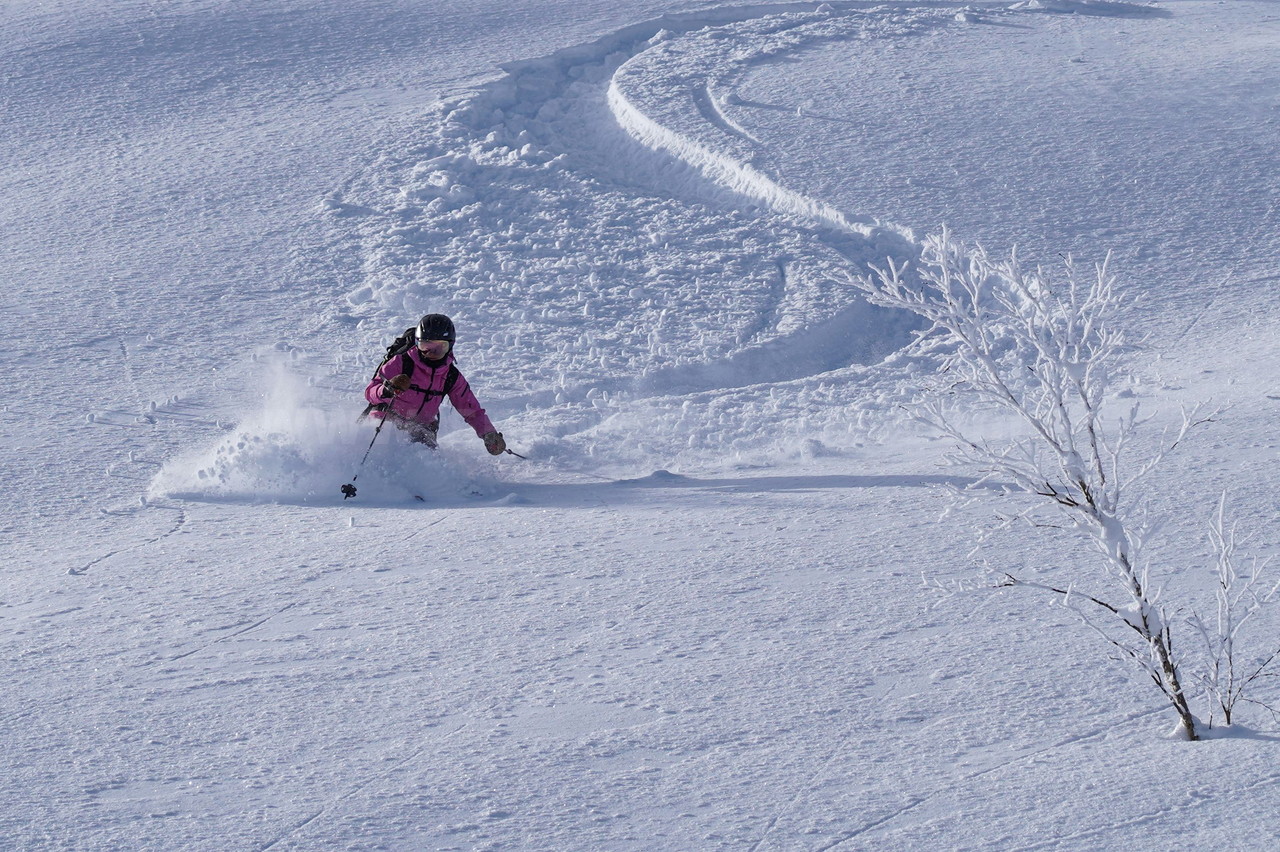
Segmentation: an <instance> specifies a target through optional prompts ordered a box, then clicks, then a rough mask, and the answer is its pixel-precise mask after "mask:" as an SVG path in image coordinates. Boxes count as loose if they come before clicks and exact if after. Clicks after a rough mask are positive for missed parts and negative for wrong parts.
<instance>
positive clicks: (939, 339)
mask: <svg viewBox="0 0 1280 852" xmlns="http://www.w3.org/2000/svg"><path fill="white" fill-rule="evenodd" d="M857 283H858V285H859V286H860V287H861V288H862V289H863V291H864V292H865V293H866V295H867V298H868V299H869V300H870V301H871V302H873V303H875V304H878V305H882V306H885V307H891V308H899V309H904V310H909V311H912V312H913V313H915V314H917V315H919V316H920V317H921V318H923V320H924V321H925V327H924V329H923V331H922V332H921V333H920V338H919V340H918V341H917V346H919V347H921V348H922V349H927V350H928V351H930V352H932V353H933V354H935V355H937V356H939V357H940V359H941V370H940V371H939V373H938V377H939V381H940V384H941V386H940V387H938V388H934V389H933V392H931V393H930V394H929V396H928V397H927V398H926V399H925V400H923V401H921V402H920V403H919V404H918V406H917V407H916V408H915V410H914V413H915V416H916V417H917V418H918V419H920V420H921V421H923V422H925V423H927V424H928V425H929V426H931V427H932V428H934V429H936V430H938V431H939V432H941V433H942V434H944V435H946V436H948V437H950V438H951V439H953V440H954V442H955V443H956V445H957V446H958V448H959V450H960V454H959V457H958V460H959V461H961V462H962V463H964V464H967V465H969V466H971V467H976V469H977V470H979V471H980V474H981V476H980V479H979V481H978V483H977V487H978V488H979V489H981V488H982V487H983V486H990V485H997V486H999V487H1000V488H1002V489H1004V490H1010V489H1011V490H1013V491H1016V492H1021V494H1023V495H1026V496H1029V497H1030V498H1031V499H1030V500H1029V501H1028V503H1027V505H1028V508H1026V509H1024V510H1022V511H1020V512H1019V513H1018V514H1017V515H1016V516H1015V517H1014V518H1013V519H1011V520H1033V521H1034V519H1035V517H1036V513H1037V512H1041V511H1043V510H1045V509H1046V508H1049V509H1052V510H1053V511H1056V512H1057V513H1058V514H1059V515H1061V516H1062V517H1063V518H1065V519H1066V521H1067V525H1068V526H1069V527H1072V528H1075V529H1077V530H1079V531H1080V532H1082V533H1083V534H1084V535H1085V537H1086V538H1087V540H1088V541H1089V542H1090V543H1091V545H1092V547H1093V549H1094V550H1095V552H1096V554H1097V559H1096V560H1093V562H1092V565H1093V566H1094V567H1093V568H1091V569H1090V570H1089V573H1087V574H1085V575H1083V576H1077V577H1071V578H1069V580H1068V581H1067V582H1065V583H1064V584H1062V585H1061V586H1052V585H1047V584H1042V583H1037V582H1032V581H1030V580H1025V579H1023V578H1020V577H1017V576H1015V575H1014V574H1012V573H1010V572H1000V575H999V579H998V582H997V584H998V585H1000V586H1005V587H1008V586H1022V587H1034V588H1039V589H1042V590H1045V591H1048V592H1051V593H1052V594H1054V595H1056V596H1058V597H1059V598H1060V599H1061V600H1063V601H1064V602H1066V603H1067V604H1068V605H1069V606H1071V607H1072V608H1073V609H1074V610H1075V611H1076V612H1077V613H1079V614H1080V615H1081V616H1082V617H1083V618H1084V619H1085V620H1086V622H1087V623H1089V624H1090V625H1091V626H1092V627H1094V628H1095V629H1096V630H1097V631H1098V632H1099V633H1101V634H1102V635H1103V636H1104V637H1105V638H1106V640H1107V641H1108V642H1109V643H1110V644H1111V645H1112V646H1113V647H1114V648H1116V649H1118V650H1119V652H1120V654H1121V655H1122V657H1124V658H1127V659H1130V660H1132V661H1133V662H1134V663H1136V664H1137V665H1138V666H1139V667H1140V669H1141V670H1142V671H1143V672H1145V674H1146V675H1148V676H1149V677H1150V679H1151V680H1152V681H1153V682H1154V683H1155V685H1156V686H1157V687H1158V688H1159V689H1160V691H1161V692H1162V693H1163V695H1164V696H1165V698H1166V699H1167V700H1168V702H1169V703H1170V705H1171V706H1172V707H1173V709H1174V711H1175V713H1176V714H1177V717H1178V721H1179V726H1180V728H1181V731H1182V733H1183V734H1184V735H1185V736H1186V737H1187V738H1188V739H1193V740H1194V739H1199V738H1200V736H1201V734H1202V733H1203V731H1202V730H1201V723H1200V722H1199V721H1198V719H1197V717H1196V715H1195V714H1194V713H1193V712H1192V707H1191V698H1192V696H1190V695H1189V694H1188V688H1195V687H1199V688H1201V689H1202V690H1203V691H1204V693H1205V694H1206V695H1208V696H1209V697H1210V699H1211V700H1215V701H1216V702H1217V704H1218V707H1219V709H1220V710H1221V712H1222V713H1223V714H1224V715H1225V717H1226V720H1227V722H1228V724H1229V723H1230V718H1231V717H1230V713H1231V707H1232V706H1233V704H1234V703H1235V702H1236V701H1237V700H1239V698H1240V694H1241V692H1242V691H1243V690H1244V688H1245V687H1246V686H1248V684H1249V682H1251V681H1252V680H1253V679H1256V678H1257V677H1258V676H1259V674H1260V673H1261V672H1262V671H1263V670H1264V669H1266V667H1267V665H1269V663H1270V662H1271V660H1272V659H1274V657H1275V655H1272V657H1270V658H1266V659H1264V660H1263V661H1262V662H1261V664H1260V665H1258V666H1255V667H1254V668H1252V669H1249V670H1247V671H1244V672H1241V671H1238V669H1239V659H1240V658H1239V656H1238V654H1237V651H1236V649H1235V647H1234V645H1233V641H1234V637H1235V636H1236V635H1237V630H1238V627H1239V623H1240V619H1241V618H1247V617H1248V616H1249V615H1252V614H1253V613H1254V612H1256V611H1257V609H1258V607H1260V606H1261V605H1262V603H1263V602H1264V601H1265V600H1267V599H1269V597H1268V596H1266V595H1261V594H1258V575H1257V573H1256V572H1255V573H1254V574H1252V575H1250V576H1249V578H1248V580H1247V585H1244V586H1242V585H1241V583H1240V582H1239V580H1240V577H1239V576H1238V575H1237V574H1236V573H1235V572H1234V567H1233V565H1234V563H1232V561H1231V558H1232V557H1231V554H1232V550H1231V547H1233V545H1234V539H1233V538H1230V537H1228V536H1227V535H1226V534H1225V533H1223V531H1222V528H1221V524H1219V526H1218V528H1217V529H1218V533H1219V534H1218V537H1217V539H1216V543H1217V545H1218V552H1219V555H1220V558H1219V579H1220V584H1221V585H1222V588H1223V589H1224V591H1223V592H1222V595H1223V596H1225V597H1220V613H1219V623H1218V624H1217V625H1216V626H1213V627H1209V626H1206V625H1204V624H1203V623H1202V622H1198V621H1196V622H1193V625H1198V626H1197V627H1196V630H1197V632H1198V633H1199V634H1200V635H1201V638H1202V640H1203V642H1204V644H1205V645H1206V647H1208V649H1209V657H1210V665H1209V666H1208V667H1207V669H1208V671H1207V674H1205V675H1203V676H1196V677H1194V678H1193V680H1192V682H1190V683H1188V681H1187V676H1186V675H1184V669H1185V668H1186V667H1187V666H1186V662H1185V658H1184V656H1183V649H1182V647H1181V645H1175V636H1174V630H1175V627H1179V628H1181V626H1182V625H1183V624H1185V623H1186V620H1185V619H1182V620H1179V619H1178V617H1177V615H1178V612H1179V609H1178V608H1177V607H1176V606H1168V605H1166V604H1165V603H1164V602H1163V601H1162V600H1161V589H1160V588H1159V587H1158V586H1157V585H1155V584H1153V580H1152V576H1151V565H1150V563H1149V562H1148V561H1147V559H1146V558H1145V554H1144V544H1145V543H1146V540H1147V538H1148V536H1149V535H1150V534H1151V532H1152V530H1153V529H1154V525H1153V524H1152V523H1151V522H1150V519H1149V517H1148V516H1147V515H1146V514H1145V512H1144V511H1143V507H1142V503H1141V501H1140V500H1138V499H1135V497H1134V493H1133V492H1134V490H1135V489H1134V487H1135V485H1136V484H1137V483H1138V482H1139V481H1140V480H1142V479H1143V478H1144V477H1145V476H1147V474H1149V473H1150V472H1151V471H1152V469H1153V468H1155V467H1156V466H1157V465H1158V464H1159V463H1160V461H1161V460H1162V459H1163V458H1165V456H1166V454H1167V453H1168V452H1169V451H1170V450H1172V449H1173V448H1174V447H1175V446H1176V445H1177V444H1178V443H1179V442H1180V441H1181V440H1182V439H1183V437H1185V435H1186V434H1187V432H1188V430H1190V429H1191V428H1192V427H1194V426H1195V425H1196V424H1198V423H1200V422H1204V421H1205V420H1207V419H1208V417H1207V416H1205V415H1203V414H1202V412H1201V411H1200V410H1199V409H1197V410H1193V411H1185V410H1184V411H1183V416H1182V420H1181V423H1180V424H1179V425H1178V426H1177V427H1176V428H1174V429H1172V430H1171V431H1168V432H1166V433H1165V434H1164V435H1163V436H1162V440H1161V441H1160V442H1159V445H1158V447H1157V448H1156V449H1155V450H1151V451H1147V453H1146V454H1145V456H1143V457H1141V458H1132V457H1131V456H1132V454H1131V453H1130V447H1131V445H1132V439H1133V437H1134V435H1135V433H1136V432H1137V431H1138V430H1139V429H1140V427H1141V426H1142V425H1143V423H1144V421H1143V420H1142V419H1140V418H1139V416H1138V409H1137V406H1136V405H1129V406H1128V407H1127V409H1126V410H1124V411H1123V412H1120V413H1119V414H1117V415H1116V416H1112V413H1111V411H1110V410H1109V403H1111V404H1114V403H1116V402H1117V396H1118V395H1117V394H1116V393H1115V389H1116V388H1115V383H1116V380H1117V378H1118V377H1119V374H1120V371H1121V369H1122V362H1123V356H1124V354H1125V352H1126V342H1125V339H1124V335H1123V333H1122V332H1121V331H1120V329H1119V327H1118V325H1117V323H1116V322H1115V319H1116V317H1117V314H1118V312H1119V311H1120V310H1121V309H1122V307H1123V306H1124V301H1123V299H1122V297H1121V295H1120V294H1119V293H1118V292H1117V290H1116V286H1115V278H1114V276H1113V275H1112V274H1111V273H1110V271H1109V270H1108V265H1107V263H1103V264H1101V265H1098V266H1097V267H1095V268H1094V269H1093V270H1091V271H1090V272H1089V273H1082V272H1081V270H1080V269H1078V268H1077V267H1076V266H1075V264H1074V263H1072V262H1071V260H1070V259H1068V260H1067V262H1066V265H1065V269H1064V271H1063V273H1062V274H1061V275H1060V276H1059V277H1057V278H1056V279H1055V278H1053V277H1051V276H1050V275H1049V273H1047V272H1046V271H1045V270H1043V269H1040V268H1036V269H1026V268H1024V267H1023V266H1022V265H1021V264H1020V263H1019V261H1018V258H1017V255H1016V252H1015V253H1013V254H1011V255H1010V257H1009V258H1008V259H997V258H994V257H992V256H990V255H989V254H988V253H987V252H986V251H985V250H983V249H982V248H981V247H980V246H976V247H969V246H966V245H965V244H963V243H961V242H959V241H958V240H956V239H955V238H953V237H952V235H951V234H950V233H948V232H947V231H943V233H941V234H939V235H935V236H933V237H930V238H929V239H928V240H927V241H926V242H925V245H924V247H923V251H922V253H921V258H920V261H919V262H918V264H917V266H916V267H915V268H910V267H909V266H908V265H905V264H904V265H901V266H900V265H896V264H894V263H892V262H891V263H890V264H889V266H888V267H887V268H886V269H884V270H877V271H876V275H875V276H874V277H864V278H861V279H859V280H858V282H857ZM975 401H977V402H978V403H979V404H980V406H981V405H983V404H985V405H986V406H988V407H991V408H995V409H998V410H1001V411H1004V412H1005V413H1006V414H1012V415H1013V416H1014V417H1015V418H1016V419H1017V421H1019V422H1020V423H1021V427H1022V428H1021V429H1020V430H1017V432H1016V434H1015V435H1014V436H1013V437H1001V438H999V439H997V438H993V437H984V436H983V435H982V434H979V433H978V432H979V431H980V430H979V429H978V427H972V426H965V425H964V423H965V422H966V415H965V412H972V410H973V409H974V407H975V406H974V402H975ZM980 406H979V407H980ZM1037 523H1038V522H1037ZM1034 525H1036V524H1035V523H1033V526H1034ZM1086 589H1088V591H1085V590H1086ZM1272 591H1273V592H1274V590H1272ZM1175 622H1177V623H1175ZM1214 660H1216V661H1217V662H1216V664H1215V663H1213V661H1214Z"/></svg>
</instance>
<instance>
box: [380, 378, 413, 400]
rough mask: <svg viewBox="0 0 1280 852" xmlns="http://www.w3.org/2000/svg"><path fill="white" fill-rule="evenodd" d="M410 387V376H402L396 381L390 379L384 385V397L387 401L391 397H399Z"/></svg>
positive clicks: (395, 379)
mask: <svg viewBox="0 0 1280 852" xmlns="http://www.w3.org/2000/svg"><path fill="white" fill-rule="evenodd" d="M408 387H409V376H408V375H407V374H403V373H402V374H401V375H399V376H396V377H395V378H394V379H389V380H387V381H385V382H383V383H382V396H383V398H384V399H385V398H386V397H389V396H399V395H400V394H402V393H403V392H404V391H405V390H407V389H408Z"/></svg>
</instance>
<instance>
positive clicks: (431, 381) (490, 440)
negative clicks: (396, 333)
mask: <svg viewBox="0 0 1280 852" xmlns="http://www.w3.org/2000/svg"><path fill="white" fill-rule="evenodd" d="M406 336H407V337H409V338H410V340H408V341H406V345H407V348H406V349H405V350H404V351H403V352H399V353H397V354H393V355H391V356H390V357H388V358H387V360H385V361H383V362H382V365H381V366H380V367H378V369H377V371H376V372H375V373H374V374H373V379H372V381H370V382H369V386H368V387H366V388H365V389H364V398H365V399H367V400H368V401H369V407H368V408H366V409H365V414H367V415H369V416H370V417H377V418H379V419H388V420H390V421H391V422H392V423H394V424H395V425H396V426H397V427H399V428H400V429H403V430H405V431H406V432H408V433H409V440H411V441H413V442H415V443H419V444H426V445H427V446H428V447H431V448H432V449H435V447H436V433H437V431H439V429H440V404H441V402H443V401H444V398H445V397H446V396H447V397H449V401H450V402H452V403H453V407H454V408H455V409H457V411H458V413H459V414H461V415H462V417H463V419H464V420H466V421H467V424H468V425H469V426H470V427H471V428H472V429H474V430H475V431H476V434H477V435H479V436H480V438H481V440H483V441H484V446H485V449H486V450H488V451H489V453H490V454H491V455H495V456H497V455H501V454H502V453H504V452H506V450H507V444H506V442H505V441H504V440H503V439H502V433H501V432H499V431H498V430H497V429H495V428H493V423H492V422H491V421H490V420H489V417H488V415H487V414H485V413H484V409H483V408H481V407H480V402H479V400H477V399H476V396H475V394H474V393H472V392H471V386H470V385H468V384H467V380H466V379H465V378H463V376H462V373H460V372H458V368H457V366H456V365H455V364H454V360H453V344H454V340H455V333H454V328H453V320H451V319H449V318H448V317H447V316H445V315H444V314H427V315H426V316H424V317H423V318H422V320H421V321H419V323H418V326H417V328H416V329H410V331H409V332H407V333H406Z"/></svg>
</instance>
